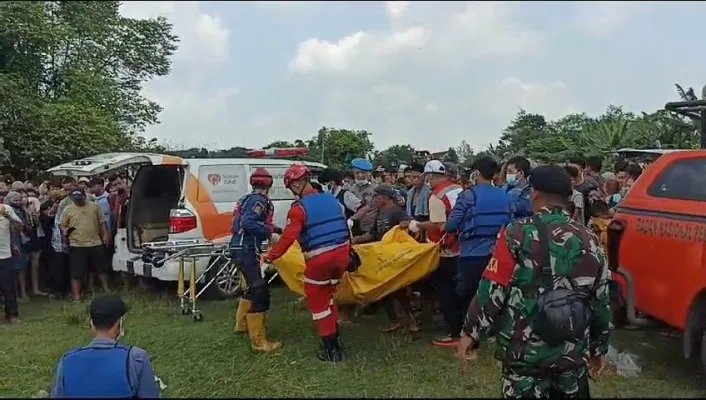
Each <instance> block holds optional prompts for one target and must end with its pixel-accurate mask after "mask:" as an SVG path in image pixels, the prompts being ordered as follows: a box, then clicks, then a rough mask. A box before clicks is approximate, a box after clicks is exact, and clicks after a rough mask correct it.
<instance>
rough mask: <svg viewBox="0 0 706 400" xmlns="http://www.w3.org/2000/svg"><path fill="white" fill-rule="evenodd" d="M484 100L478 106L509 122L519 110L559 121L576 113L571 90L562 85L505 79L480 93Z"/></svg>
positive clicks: (556, 82) (479, 101)
mask: <svg viewBox="0 0 706 400" xmlns="http://www.w3.org/2000/svg"><path fill="white" fill-rule="evenodd" d="M483 92H484V93H486V94H488V96H487V97H485V96H484V97H483V99H482V100H481V99H480V98H479V99H477V100H478V103H477V105H478V106H479V107H481V108H482V109H484V110H487V111H488V112H491V113H494V114H495V115H497V116H499V117H504V118H511V117H512V116H513V115H514V114H516V113H517V112H518V111H519V110H520V109H523V110H525V111H527V112H530V113H540V114H544V115H546V116H547V118H549V119H552V118H558V117H561V116H563V115H566V114H569V113H572V112H576V110H577V109H578V107H577V105H576V104H575V101H576V100H575V98H574V95H573V93H572V92H571V90H570V89H569V88H568V87H567V85H566V84H565V83H564V82H561V81H554V82H547V83H544V82H531V81H522V80H520V79H518V78H513V77H510V78H505V79H503V80H501V81H500V82H498V83H495V84H493V85H490V87H488V88H487V89H486V90H484V91H483Z"/></svg>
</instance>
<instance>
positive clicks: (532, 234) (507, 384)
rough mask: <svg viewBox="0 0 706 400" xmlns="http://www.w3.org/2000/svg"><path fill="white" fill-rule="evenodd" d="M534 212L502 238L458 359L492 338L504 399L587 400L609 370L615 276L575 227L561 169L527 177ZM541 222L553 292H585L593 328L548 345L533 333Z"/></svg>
mask: <svg viewBox="0 0 706 400" xmlns="http://www.w3.org/2000/svg"><path fill="white" fill-rule="evenodd" d="M530 181H531V185H532V187H533V192H532V206H533V209H534V210H535V214H534V216H532V217H528V218H524V219H520V220H517V221H515V222H512V223H510V224H509V225H508V226H507V227H506V228H505V230H504V231H501V232H500V235H499V239H498V242H497V245H496V248H495V251H494V253H493V258H492V259H491V261H490V263H489V264H488V267H487V268H486V270H485V272H484V274H483V279H482V281H481V283H480V286H479V289H478V292H477V294H476V297H475V298H474V299H473V302H472V304H471V306H470V307H469V309H468V313H467V315H466V320H465V324H464V329H463V335H462V339H461V341H460V342H459V345H458V348H457V351H458V356H459V357H463V358H466V359H470V358H468V354H467V353H468V351H469V349H474V348H477V347H478V345H479V341H480V340H481V339H482V338H485V337H487V336H489V335H491V334H493V333H494V334H495V335H496V338H497V350H496V353H495V356H496V358H498V359H499V360H500V361H501V362H502V394H503V397H504V398H548V397H552V398H554V397H573V398H588V397H590V395H589V390H588V378H589V375H590V376H591V377H595V376H597V375H598V374H600V372H601V371H602V370H603V368H604V367H605V354H606V353H607V351H608V339H609V335H610V331H611V313H610V306H609V297H608V282H609V280H610V272H609V270H608V267H607V263H606V256H605V254H604V252H603V250H602V248H601V247H600V245H599V244H598V239H597V238H596V236H595V235H594V234H593V233H591V232H590V231H589V230H588V229H587V228H585V227H584V226H582V225H579V224H578V223H576V222H574V221H572V220H571V219H570V218H569V215H568V214H567V213H566V211H565V210H564V208H563V207H564V204H565V203H566V199H567V198H568V195H569V194H570V193H571V181H570V178H569V176H568V174H567V173H566V172H565V171H563V169H562V168H561V167H558V166H554V165H547V166H541V167H537V168H536V169H535V170H533V171H532V174H531V177H530ZM534 218H540V219H541V222H543V223H544V225H545V227H546V232H547V234H548V235H549V238H548V239H549V242H548V249H549V250H548V253H549V254H548V255H549V256H548V257H547V258H549V260H550V264H551V265H550V266H551V277H550V278H551V281H553V285H554V286H553V288H552V290H557V289H559V288H567V289H574V290H576V289H579V290H586V291H588V292H589V293H590V303H591V304H590V306H591V308H592V310H593V311H592V313H591V314H590V315H591V318H590V323H589V325H588V327H587V328H586V330H585V333H584V334H583V335H579V336H582V337H579V338H578V339H577V340H575V341H565V342H563V343H562V344H560V345H558V346H553V347H552V346H550V345H548V344H547V343H546V342H545V341H543V340H542V339H540V338H539V336H538V335H537V334H536V333H535V331H534V330H533V321H534V320H535V318H534V317H535V315H536V312H537V309H538V308H537V302H536V298H537V295H538V294H539V293H543V291H544V288H543V286H542V285H540V283H541V281H540V276H539V275H540V274H539V273H538V271H539V270H540V268H539V267H540V265H539V261H538V260H540V259H541V257H540V254H538V253H541V251H540V250H539V249H540V248H541V247H542V246H541V245H540V242H539V237H538V229H537V227H536V225H535V223H534V222H533V220H534Z"/></svg>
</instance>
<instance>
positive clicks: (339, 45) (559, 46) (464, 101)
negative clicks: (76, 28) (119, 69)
mask: <svg viewBox="0 0 706 400" xmlns="http://www.w3.org/2000/svg"><path fill="white" fill-rule="evenodd" d="M121 12H122V13H123V15H125V16H128V17H134V18H150V17H155V16H159V15H163V16H165V17H167V18H168V19H169V20H170V21H171V22H172V23H173V25H174V31H175V34H177V35H178V36H179V37H180V43H179V50H178V51H177V52H176V54H175V55H174V57H173V65H172V72H171V74H169V75H168V76H166V77H160V78H157V79H155V80H153V81H150V82H147V83H146V84H145V86H144V89H143V92H144V95H145V96H147V97H148V98H150V99H152V100H155V101H157V102H158V103H159V104H161V105H162V106H163V107H164V111H163V112H162V113H161V114H160V120H161V123H160V124H159V125H155V126H152V127H150V128H149V129H148V130H147V132H146V133H145V135H146V136H148V137H156V138H158V139H159V140H160V142H162V143H165V144H167V145H169V146H172V147H194V146H199V147H201V146H203V147H207V148H230V147H234V146H242V147H248V148H259V147H262V146H265V145H266V144H268V143H271V142H273V141H276V140H289V141H293V140H294V139H300V138H301V139H308V138H310V137H312V136H314V135H315V134H316V132H317V130H318V129H319V128H320V127H322V126H327V127H336V128H345V129H365V130H367V131H369V132H372V133H373V136H372V138H373V142H374V143H375V146H376V148H378V149H384V148H386V147H388V146H391V145H394V144H410V145H412V146H413V147H415V148H418V149H426V150H430V151H440V150H445V149H447V148H448V147H450V146H454V147H455V146H457V145H458V144H459V143H460V142H461V141H462V140H465V141H467V142H468V143H469V144H470V145H471V146H472V147H473V148H474V149H476V150H481V149H483V148H484V147H485V146H487V145H488V144H490V143H494V142H496V141H497V139H498V137H499V136H500V133H501V131H502V129H503V128H505V127H507V126H508V124H509V123H510V121H511V120H512V118H513V117H514V115H516V114H517V112H518V111H519V110H520V109H525V110H527V111H528V112H533V113H542V114H544V115H545V116H546V117H547V118H550V119H554V118H559V117H561V116H563V115H566V114H568V113H572V112H586V113H588V114H589V115H598V114H600V113H601V112H602V111H604V110H605V109H606V107H607V106H608V105H609V104H616V105H622V106H624V107H625V108H626V109H628V110H632V111H635V112H640V111H647V112H652V111H655V110H657V109H659V108H662V107H664V104H665V103H666V102H668V101H674V100H678V98H677V95H676V91H675V89H674V83H680V84H682V85H683V86H686V87H688V86H692V87H694V88H695V89H696V90H697V93H698V92H700V88H701V87H702V85H704V84H706V72H705V71H706V70H705V69H704V65H706V52H704V51H703V48H704V40H706V39H704V38H706V25H704V24H703V21H702V17H701V16H703V15H706V3H702V2H693V3H691V2H677V1H672V2H669V3H666V2H664V3H661V2H503V1H494V2H406V1H393V2H383V1H380V2H372V1H371V2H333V1H331V2H318V1H307V2H299V1H269V2H260V1H254V2H189V1H175V2H172V1H158V2H140V1H135V2H132V1H131V2H125V3H124V4H123V6H122V8H121Z"/></svg>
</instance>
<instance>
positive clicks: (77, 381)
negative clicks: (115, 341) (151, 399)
mask: <svg viewBox="0 0 706 400" xmlns="http://www.w3.org/2000/svg"><path fill="white" fill-rule="evenodd" d="M131 349H132V347H129V346H122V345H115V346H114V347H84V348H81V349H78V350H73V351H71V352H69V353H67V354H66V355H65V356H64V358H63V359H62V360H61V367H62V375H63V386H64V396H65V397H67V398H72V397H73V398H75V397H84V398H86V397H91V398H132V397H134V396H135V393H134V390H133V389H132V386H131V385H130V369H129V365H130V350H131Z"/></svg>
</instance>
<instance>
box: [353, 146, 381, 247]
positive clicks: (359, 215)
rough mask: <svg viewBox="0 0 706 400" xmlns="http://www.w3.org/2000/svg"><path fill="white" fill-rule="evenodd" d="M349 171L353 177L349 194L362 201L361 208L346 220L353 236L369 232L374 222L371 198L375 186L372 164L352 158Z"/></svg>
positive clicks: (373, 208)
mask: <svg viewBox="0 0 706 400" xmlns="http://www.w3.org/2000/svg"><path fill="white" fill-rule="evenodd" d="M351 170H352V171H353V174H354V176H355V184H354V185H353V186H352V187H351V188H350V190H351V192H352V193H353V194H354V195H355V196H356V197H358V198H359V199H361V200H362V201H363V206H362V207H360V208H359V209H358V211H357V212H356V213H355V214H353V215H352V216H351V217H350V218H349V219H348V226H349V228H351V229H352V230H353V234H354V235H362V234H364V233H366V232H369V231H370V229H371V228H372V226H373V223H374V222H375V205H374V203H373V196H374V195H375V187H376V186H377V184H376V183H375V182H373V181H372V180H371V176H372V171H373V164H371V163H370V161H368V160H366V159H364V158H354V159H353V160H352V161H351Z"/></svg>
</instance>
